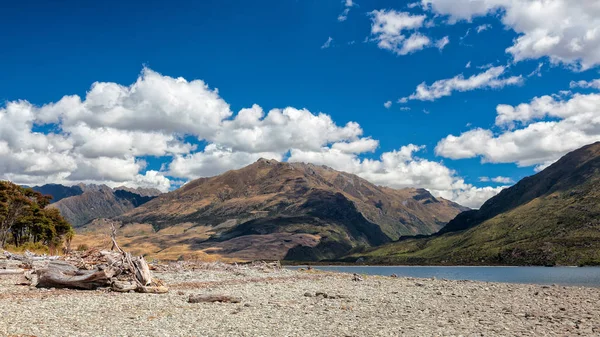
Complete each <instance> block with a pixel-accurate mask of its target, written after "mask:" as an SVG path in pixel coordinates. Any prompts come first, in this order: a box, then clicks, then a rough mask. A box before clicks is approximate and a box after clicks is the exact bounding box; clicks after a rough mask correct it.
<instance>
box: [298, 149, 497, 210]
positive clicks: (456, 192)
mask: <svg viewBox="0 0 600 337" xmlns="http://www.w3.org/2000/svg"><path fill="white" fill-rule="evenodd" d="M423 149H424V147H423V146H417V145H413V144H409V145H407V146H403V147H401V148H400V149H399V150H394V151H391V152H384V153H383V154H382V155H381V156H380V158H379V159H375V160H373V159H360V158H359V157H358V156H357V155H356V154H352V153H348V152H343V151H340V150H339V149H337V148H336V147H335V146H333V147H325V148H323V149H321V150H320V151H303V150H298V149H293V150H292V151H291V153H290V158H289V159H288V160H289V161H292V162H310V163H315V164H322V165H327V166H330V167H332V168H334V169H337V170H342V171H346V172H350V173H354V174H356V175H358V176H361V177H363V178H365V179H367V180H369V181H371V182H373V183H375V184H378V185H384V186H389V187H393V188H404V187H415V186H426V188H427V189H428V190H429V191H431V193H433V194H434V195H436V196H440V197H443V198H447V199H450V200H454V201H456V202H459V203H460V204H462V205H465V206H468V207H472V208H478V207H479V206H481V204H482V203H483V202H485V201H486V200H487V199H489V198H490V197H492V196H494V195H495V194H497V193H498V192H500V191H501V190H502V187H495V188H492V187H483V188H478V187H475V186H473V185H471V184H466V183H465V182H464V180H463V179H461V178H460V177H458V176H456V173H455V172H454V171H452V170H450V169H449V168H447V167H446V166H444V165H443V164H442V163H439V162H435V161H429V160H425V159H421V158H418V157H416V156H415V153H416V152H418V151H421V150H423Z"/></svg>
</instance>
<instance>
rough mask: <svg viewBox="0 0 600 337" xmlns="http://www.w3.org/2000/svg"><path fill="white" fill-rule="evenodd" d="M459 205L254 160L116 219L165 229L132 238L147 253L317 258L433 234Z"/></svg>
mask: <svg viewBox="0 0 600 337" xmlns="http://www.w3.org/2000/svg"><path fill="white" fill-rule="evenodd" d="M463 210H466V208H464V207H462V206H460V205H458V204H456V203H453V202H450V201H448V200H444V199H441V198H435V197H433V196H432V195H431V194H430V193H429V192H428V191H426V190H424V189H414V188H409V189H401V190H395V189H391V188H385V187H379V186H375V185H373V184H371V183H369V182H368V181H366V180H364V179H362V178H359V177H358V176H356V175H353V174H348V173H344V172H339V171H335V170H333V169H331V168H328V167H325V166H317V165H312V164H302V163H280V162H277V161H275V160H265V159H260V160H258V161H257V162H256V163H254V164H252V165H249V166H247V167H244V168H242V169H239V170H234V171H229V172H226V173H224V174H222V175H220V176H216V177H212V178H201V179H197V180H194V181H191V182H189V183H187V184H186V185H184V186H183V187H181V188H180V189H178V190H175V191H173V192H170V193H167V194H163V195H160V196H159V197H157V198H156V199H154V200H152V201H150V202H148V203H146V204H143V205H142V206H140V207H137V208H135V209H132V210H131V211H129V212H127V213H125V214H123V215H122V216H119V217H116V218H115V219H116V220H119V221H121V222H122V223H123V224H124V227H123V228H122V230H124V231H128V228H138V229H140V231H141V230H142V229H141V228H142V227H139V226H141V225H143V224H148V225H151V228H152V230H153V231H154V232H158V234H160V233H169V236H168V237H166V236H164V235H163V236H162V237H158V236H157V237H154V238H155V239H156V240H154V239H153V240H150V239H149V238H147V237H140V238H139V240H137V242H138V243H144V244H146V245H150V242H152V245H154V246H153V248H152V249H153V251H152V252H151V253H156V252H159V251H162V250H165V251H166V250H173V249H175V248H174V247H179V248H178V249H181V251H184V252H192V251H203V252H208V253H209V254H215V255H219V256H224V257H233V258H239V259H258V258H261V259H271V258H272V259H284V258H285V259H289V260H320V259H326V258H335V257H339V256H342V255H343V254H346V253H348V252H349V251H350V250H351V249H355V248H356V247H361V246H365V247H371V246H376V245H380V244H383V243H386V242H389V241H391V240H395V239H397V238H399V237H400V236H401V235H414V234H430V233H434V232H436V231H438V230H439V229H440V228H441V227H442V226H444V224H446V222H447V221H449V220H450V219H452V218H453V217H454V216H456V215H457V214H458V213H460V212H461V211H463ZM132 226H133V227H132ZM135 226H138V227H135ZM144 230H145V229H144ZM130 231H131V230H130ZM173 233H178V234H177V235H179V236H174V235H172V234H173ZM167 238H168V243H167V242H165V241H164V240H166V239H167ZM177 238H180V239H177ZM134 243H135V242H134Z"/></svg>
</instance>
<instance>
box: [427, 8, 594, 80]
mask: <svg viewBox="0 0 600 337" xmlns="http://www.w3.org/2000/svg"><path fill="white" fill-rule="evenodd" d="M421 3H422V5H423V6H424V7H428V8H430V9H431V10H432V11H433V12H435V13H437V14H441V15H448V16H449V22H450V23H454V22H457V21H460V20H467V21H471V20H472V19H473V18H475V17H479V16H486V15H498V16H499V17H500V19H501V21H502V23H503V24H504V26H505V27H507V28H510V29H513V30H514V31H515V32H516V33H517V34H519V35H518V37H517V38H516V39H515V40H514V44H513V45H512V46H510V47H508V48H507V49H506V52H508V53H510V54H511V55H512V56H513V58H514V60H515V61H517V62H518V61H521V60H527V59H538V58H541V57H549V59H550V61H551V62H552V63H554V64H556V63H563V64H566V65H568V66H571V67H574V68H577V69H580V70H585V69H588V68H591V67H594V66H597V65H598V64H600V2H598V1H594V0H579V1H573V0H421Z"/></svg>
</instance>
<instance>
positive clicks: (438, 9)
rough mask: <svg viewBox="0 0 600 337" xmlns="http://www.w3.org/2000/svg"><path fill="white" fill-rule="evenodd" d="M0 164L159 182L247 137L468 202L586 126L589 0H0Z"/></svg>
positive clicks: (596, 101) (39, 178)
mask: <svg viewBox="0 0 600 337" xmlns="http://www.w3.org/2000/svg"><path fill="white" fill-rule="evenodd" d="M0 46H1V47H0V179H6V180H11V181H14V182H16V183H19V184H26V185H39V184H45V183H62V184H66V185H72V184H76V183H80V182H83V183H97V184H107V185H109V186H113V187H116V186H120V185H125V186H130V187H154V188H158V189H160V190H162V191H169V190H173V189H175V188H177V187H179V186H181V185H182V184H184V183H186V182H187V181H189V180H191V179H195V178H199V177H208V176H214V175H218V174H221V173H223V172H225V171H227V170H231V169H237V168H241V167H243V166H246V165H248V164H251V163H252V162H255V161H256V160H257V159H259V158H261V157H264V158H270V159H276V160H279V161H300V162H311V163H315V164H323V165H327V166H330V167H332V168H334V169H338V170H342V171H346V172H351V173H354V174H357V175H359V176H361V177H363V178H365V179H367V180H369V181H371V182H373V183H376V184H379V185H385V186H390V187H393V188H403V187H422V188H427V189H428V190H429V191H431V192H432V193H433V194H434V195H436V196H440V197H444V198H447V199H450V200H453V201H456V202H458V203H461V204H463V205H465V206H469V207H473V208H477V207H479V206H480V205H481V204H482V203H483V202H484V201H485V200H487V199H488V198H490V197H492V196H493V195H495V194H496V193H498V192H499V191H500V190H501V189H502V188H505V187H507V186H510V185H512V184H514V183H515V182H516V181H518V180H520V179H522V178H523V177H526V176H529V175H532V174H535V173H536V172H538V171H540V170H542V169H543V168H545V167H547V166H548V165H550V164H552V163H553V162H554V161H556V160H558V159H559V158H560V157H561V156H563V155H564V154H566V153H568V152H570V151H572V150H575V149H577V148H579V147H581V146H583V145H586V144H589V143H593V142H595V141H598V140H600V93H599V90H600V74H599V72H598V70H599V69H600V67H599V65H600V2H598V1H595V0H411V1H383V0H382V1H379V0H371V1H364V0H363V1H360V0H357V1H354V0H343V1H339V0H331V1H330V0H262V1H242V0H219V1H216V0H214V1H211V0H209V1H169V2H165V1H152V0H151V1H143V2H142V1H102V2H99V1H97V2H82V1H69V0H65V1H27V0H25V1H12V2H8V1H5V2H2V4H0Z"/></svg>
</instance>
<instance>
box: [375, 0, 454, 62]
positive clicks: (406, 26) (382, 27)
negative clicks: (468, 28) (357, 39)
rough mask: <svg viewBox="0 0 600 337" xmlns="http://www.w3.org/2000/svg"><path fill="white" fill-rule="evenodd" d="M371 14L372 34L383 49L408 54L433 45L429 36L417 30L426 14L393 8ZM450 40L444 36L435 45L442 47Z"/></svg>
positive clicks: (422, 24) (398, 53)
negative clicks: (415, 13) (414, 13)
mask: <svg viewBox="0 0 600 337" xmlns="http://www.w3.org/2000/svg"><path fill="white" fill-rule="evenodd" d="M369 14H370V16H371V20H372V24H371V35H372V36H373V40H375V41H377V46H378V47H379V48H381V49H385V50H389V51H391V52H393V53H394V54H396V55H407V54H410V53H414V52H416V51H419V50H422V49H424V48H426V47H430V46H432V45H433V43H432V42H431V40H430V39H429V37H427V36H425V35H423V34H422V33H419V32H417V31H416V30H418V29H419V28H421V27H423V26H424V25H425V19H426V16H425V15H413V14H411V13H408V12H397V11H395V10H393V9H391V10H385V9H382V10H375V11H372V12H370V13H369ZM448 42H449V39H448V37H444V38H442V39H440V40H439V41H437V43H436V44H435V45H436V47H438V48H440V49H441V48H443V47H444V46H445V45H446V44H447V43H448Z"/></svg>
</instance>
